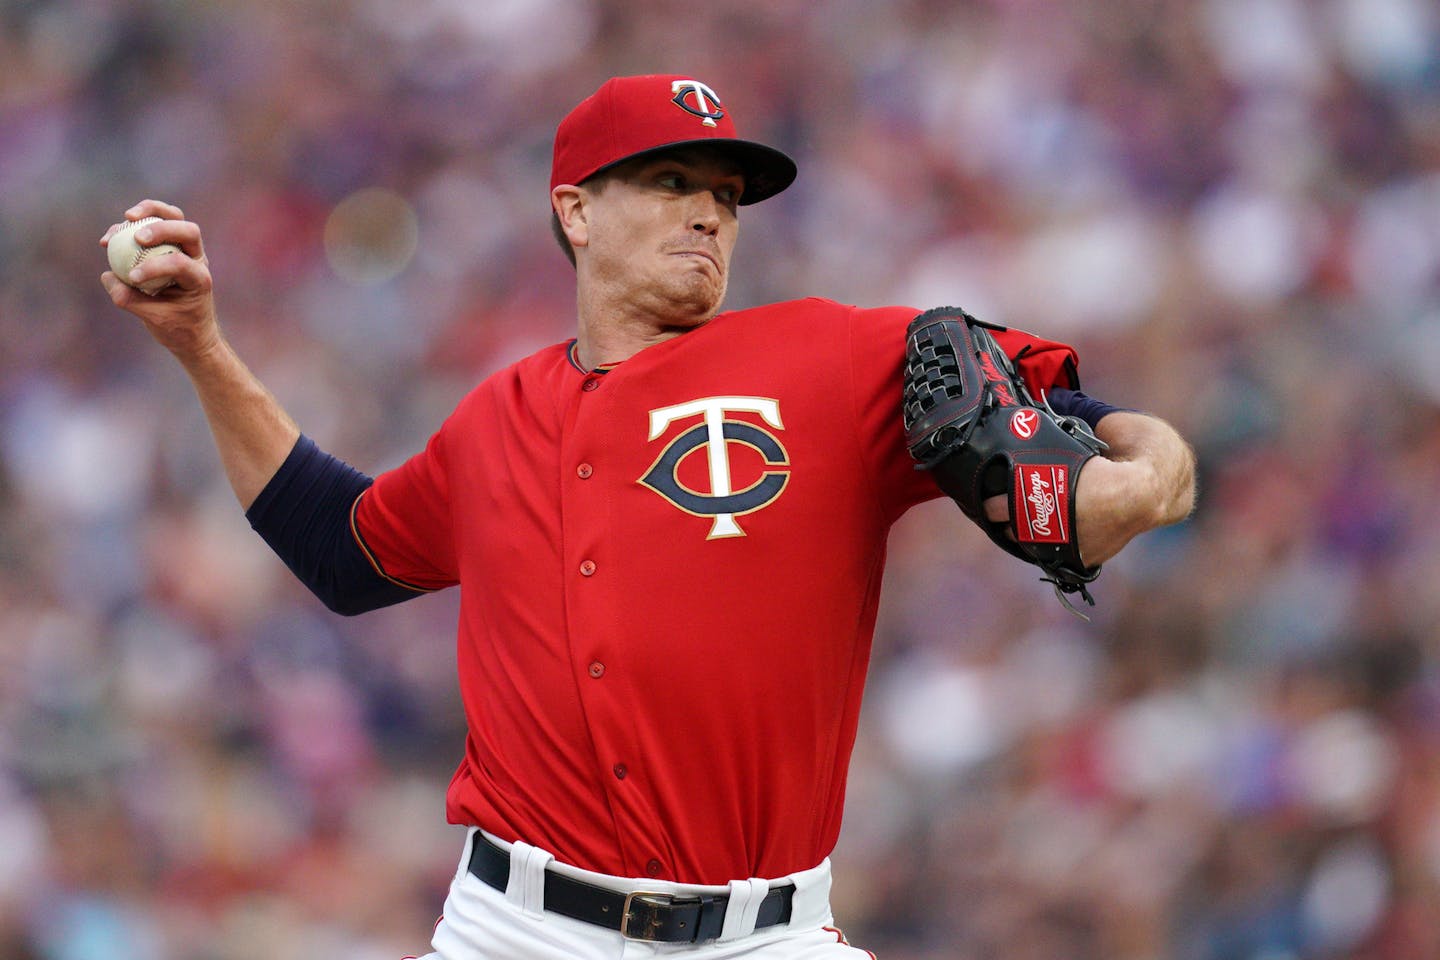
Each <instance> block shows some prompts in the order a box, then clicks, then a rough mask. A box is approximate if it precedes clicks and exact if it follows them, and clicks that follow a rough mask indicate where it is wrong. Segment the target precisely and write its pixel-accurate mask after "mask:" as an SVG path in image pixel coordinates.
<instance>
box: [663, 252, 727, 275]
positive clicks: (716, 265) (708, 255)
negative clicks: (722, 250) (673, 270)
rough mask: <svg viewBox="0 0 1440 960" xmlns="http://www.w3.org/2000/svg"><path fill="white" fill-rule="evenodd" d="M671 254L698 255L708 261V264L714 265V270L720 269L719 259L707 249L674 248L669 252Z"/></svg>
mask: <svg viewBox="0 0 1440 960" xmlns="http://www.w3.org/2000/svg"><path fill="white" fill-rule="evenodd" d="M671 256H672V257H699V258H700V259H701V260H705V261H707V262H709V264H710V265H711V266H712V267H714V268H715V269H716V270H719V269H720V260H719V258H718V257H716V256H715V254H713V253H711V252H710V251H708V250H676V251H674V252H673V253H671Z"/></svg>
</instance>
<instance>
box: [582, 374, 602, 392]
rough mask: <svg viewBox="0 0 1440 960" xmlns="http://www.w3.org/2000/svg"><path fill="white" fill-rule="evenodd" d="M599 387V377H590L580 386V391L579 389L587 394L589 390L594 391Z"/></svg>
mask: <svg viewBox="0 0 1440 960" xmlns="http://www.w3.org/2000/svg"><path fill="white" fill-rule="evenodd" d="M599 386H600V378H599V377H591V378H590V379H588V380H586V381H585V382H584V383H583V384H581V385H580V389H581V390H584V391H585V392H586V393H589V392H590V391H591V390H595V389H597V388H598V387H599Z"/></svg>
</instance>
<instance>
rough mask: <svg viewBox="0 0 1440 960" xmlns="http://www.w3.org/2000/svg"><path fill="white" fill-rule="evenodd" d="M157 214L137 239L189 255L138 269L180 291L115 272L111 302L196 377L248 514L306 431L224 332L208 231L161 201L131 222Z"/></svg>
mask: <svg viewBox="0 0 1440 960" xmlns="http://www.w3.org/2000/svg"><path fill="white" fill-rule="evenodd" d="M150 216H155V217H160V218H161V221H160V222H159V223H152V224H150V225H148V226H147V227H145V228H143V229H142V231H141V233H140V234H139V235H138V236H137V239H138V240H140V242H142V243H144V244H146V245H147V246H148V245H150V244H155V243H167V242H168V243H173V244H175V245H176V246H178V247H180V249H182V250H184V251H185V253H187V254H188V255H189V256H188V257H182V256H179V255H178V254H171V255H170V256H164V257H152V258H149V259H147V260H145V262H143V263H142V264H141V265H140V266H139V267H137V268H136V273H137V276H136V277H135V278H134V279H135V281H136V282H144V281H146V280H151V279H154V278H156V277H169V278H170V279H172V280H174V286H171V287H169V288H168V289H166V290H163V291H161V292H160V293H159V294H158V295H156V296H153V297H152V296H150V295H149V294H145V293H141V292H140V291H139V290H137V289H135V288H134V287H130V286H127V285H126V284H125V283H123V282H122V281H121V280H120V278H119V277H117V276H115V274H114V273H112V272H110V271H109V270H107V271H105V273H103V274H101V276H100V283H101V284H102V285H104V287H105V291H106V292H107V293H109V294H110V299H111V301H113V302H114V304H115V305H116V306H117V307H120V308H121V309H122V310H127V311H129V312H130V313H132V314H134V315H135V316H136V317H137V318H139V320H140V322H141V323H142V324H144V325H145V329H146V330H147V331H148V332H149V333H150V335H151V336H152V337H154V338H155V340H156V341H157V342H158V343H159V344H160V345H161V346H163V347H165V348H166V349H167V350H169V351H170V353H171V354H172V355H174V357H175V359H176V360H178V361H179V362H180V366H181V367H182V368H184V370H185V372H186V374H188V375H189V377H190V382H191V383H192V384H193V385H194V387H195V393H196V395H197V396H198V397H199V398H200V406H201V408H202V409H203V410H204V411H205V419H206V420H207V421H208V422H209V425H210V432H211V434H212V435H213V436H214V438H215V446H216V448H217V449H218V450H219V452H220V461H221V463H222V464H223V465H224V467H225V476H226V477H227V478H228V479H229V481H230V487H231V489H232V490H234V491H235V496H236V498H237V499H239V501H240V505H241V506H242V507H244V508H245V509H247V510H248V509H249V508H250V505H251V504H252V503H254V502H255V498H256V497H257V496H259V495H260V491H261V490H262V489H264V487H265V484H266V483H268V482H269V481H270V478H271V477H273V476H274V475H275V471H277V470H278V469H280V465H281V464H282V463H284V462H285V458H286V457H287V456H289V454H290V451H291V449H293V448H294V446H295V441H296V440H298V439H299V437H300V429H299V427H297V426H296V425H295V421H294V420H292V419H291V418H290V415H289V414H288V413H286V412H285V410H284V408H283V407H281V406H280V403H279V402H278V401H277V400H276V399H275V398H274V396H272V395H271V394H270V391H268V390H266V389H265V386H264V384H262V383H261V382H260V381H259V379H257V378H256V376H255V375H254V374H253V373H251V372H250V369H249V368H248V367H246V366H245V364H244V362H243V361H241V359H240V357H239V355H237V354H236V353H235V351H234V349H233V348H232V347H231V346H230V344H229V343H228V342H227V341H226V340H225V338H224V336H223V335H222V334H221V331H220V322H219V319H218V318H217V316H216V313H215V297H214V292H213V281H212V279H211V276H210V264H209V261H208V260H207V259H206V257H205V249H204V245H203V244H202V242H201V238H200V227H199V226H198V225H197V224H194V223H191V222H190V221H188V220H185V219H183V217H184V214H183V213H182V212H181V210H180V208H179V207H176V206H173V205H171V204H168V203H161V202H159V201H157V200H145V201H142V202H141V203H138V204H136V205H135V206H133V207H131V208H130V209H129V210H127V211H125V217H126V219H127V220H140V219H143V218H145V217H150ZM120 226H121V224H115V225H114V226H112V227H111V228H110V229H109V230H107V231H106V232H105V236H103V237H102V238H101V239H100V245H101V246H105V245H106V244H108V242H109V240H110V236H111V235H112V234H113V233H114V232H115V231H116V230H117V229H119V228H120Z"/></svg>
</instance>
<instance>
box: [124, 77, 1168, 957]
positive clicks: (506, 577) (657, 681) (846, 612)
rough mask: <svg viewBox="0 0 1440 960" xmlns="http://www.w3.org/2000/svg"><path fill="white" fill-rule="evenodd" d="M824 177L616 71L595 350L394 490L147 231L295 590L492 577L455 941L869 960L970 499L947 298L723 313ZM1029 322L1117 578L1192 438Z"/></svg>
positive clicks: (596, 176)
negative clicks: (1129, 399)
mask: <svg viewBox="0 0 1440 960" xmlns="http://www.w3.org/2000/svg"><path fill="white" fill-rule="evenodd" d="M795 175H796V168H795V164H794V163H793V162H792V161H791V160H790V158H789V157H787V156H786V155H785V154H783V153H781V152H780V151H778V150H776V149H773V148H771V147H768V146H765V145H763V144H759V143H755V142H752V141H748V140H743V139H740V138H739V136H738V135H737V133H736V130H735V123H734V117H733V116H732V113H731V111H730V109H729V108H728V107H727V106H726V104H725V102H724V101H723V99H722V98H721V97H720V96H719V94H718V93H717V92H716V91H715V90H714V89H713V88H712V87H710V86H707V85H706V84H704V83H702V82H700V81H698V80H695V79H693V78H690V77H682V76H645V77H623V78H615V79H611V80H609V81H607V82H606V83H605V84H604V85H603V86H601V87H600V89H599V90H598V91H597V92H596V93H594V94H593V95H592V96H590V97H588V98H587V99H585V100H584V101H583V102H581V103H580V104H579V105H578V106H577V107H576V108H575V109H574V111H573V112H571V113H570V114H569V115H568V116H567V117H565V118H564V120H563V121H562V122H561V124H560V126H559V129H558V132H557V135H556V140H555V147H554V158H553V168H552V173H551V191H550V203H551V208H552V213H553V226H554V228H555V231H556V235H557V237H558V238H559V240H560V241H561V243H562V245H563V246H564V247H565V249H566V252H567V254H568V255H569V256H570V257H571V258H572V260H573V262H574V264H575V268H576V282H577V318H578V329H577V333H576V337H575V339H573V340H570V341H569V342H567V343H560V344H556V345H554V346H551V347H549V348H546V349H543V350H540V351H539V352H538V353H535V354H533V355H532V356H529V357H526V358H524V359H522V360H520V361H518V362H516V363H515V364H514V365H513V366H510V367H509V368H507V369H505V370H503V371H501V372H499V373H497V374H495V375H494V376H492V377H490V378H488V379H487V380H485V381H484V382H483V383H481V384H479V385H478V386H477V387H476V388H475V389H474V390H473V391H472V392H471V393H470V394H469V395H468V396H467V397H465V398H464V400H463V401H462V402H461V403H460V404H459V406H458V407H457V408H456V410H455V411H454V413H453V414H452V415H451V416H450V417H449V418H448V419H447V420H446V421H445V422H444V423H443V424H442V425H441V426H440V427H439V429H438V431H437V432H436V433H435V434H434V435H433V437H432V438H431V439H430V441H429V443H428V445H427V446H426V447H425V449H424V450H422V451H420V452H419V453H417V454H415V456H413V457H412V458H411V459H410V460H408V461H407V462H405V463H404V464H403V465H401V466H399V467H398V468H396V469H394V470H390V471H388V472H385V473H382V474H381V475H380V476H378V477H376V478H374V480H373V481H372V480H371V479H370V478H369V477H366V476H364V475H363V474H361V473H359V472H357V471H356V470H354V469H352V468H351V467H349V466H347V465H345V464H344V463H342V462H341V461H339V460H337V459H335V458H334V457H331V456H330V455H328V454H326V453H324V452H322V451H320V450H319V449H317V448H316V446H315V445H314V444H313V443H312V442H311V441H310V440H309V439H308V438H306V437H304V436H303V435H302V434H301V432H300V430H299V429H298V427H297V426H296V425H295V423H294V422H293V421H292V420H291V419H290V417H289V416H288V415H287V414H286V413H285V412H284V411H283V410H282V409H281V407H280V405H279V404H278V403H277V402H276V401H275V400H274V399H273V398H272V397H271V396H270V394H269V393H267V391H266V390H265V388H264V387H263V386H262V385H261V384H260V383H259V382H258V381H257V380H256V379H255V378H254V377H253V376H252V375H251V374H250V373H249V372H248V371H247V369H246V368H245V367H244V365H243V363H242V362H241V361H240V359H239V358H238V357H237V356H236V355H235V353H234V352H233V350H232V349H231V348H230V346H229V345H228V343H227V342H226V340H225V339H224V337H223V336H222V334H221V331H220V328H219V326H218V324H217V321H216V311H215V306H214V299H213V296H212V284H211V273H210V269H209V264H208V262H207V260H206V257H205V251H204V246H203V243H202V239H201V232H200V228H199V226H197V225H196V224H195V223H193V222H190V221H188V220H186V219H184V217H183V214H182V213H181V211H180V210H179V209H178V208H176V207H174V206H171V205H169V204H166V203H160V202H156V201H148V200H147V201H145V202H143V203H140V204H138V205H136V206H135V207H133V208H132V209H130V210H129V211H127V212H126V218H127V219H129V220H136V219H140V218H142V217H146V216H151V215H153V216H158V217H160V218H162V219H161V222H158V223H153V224H150V225H148V227H147V228H145V230H144V231H142V233H141V234H140V235H139V237H138V239H139V241H140V242H141V243H158V242H162V241H165V242H173V243H175V244H177V245H179V246H180V247H181V249H182V250H183V251H184V252H185V253H186V254H188V256H182V255H178V254H171V255H167V256H161V257H155V258H150V259H148V260H147V261H146V262H144V263H143V264H142V266H140V267H139V268H138V270H137V272H136V274H134V275H132V276H131V277H128V278H126V279H127V280H128V281H129V282H143V281H146V280H150V279H154V278H157V277H167V278H169V279H171V280H173V281H174V285H173V286H172V287H170V288H169V289H168V290H167V291H165V292H163V293H161V294H159V295H157V296H154V297H150V296H147V295H145V294H142V293H140V292H139V291H138V290H135V289H133V288H132V287H131V286H129V285H127V283H124V282H122V281H121V279H120V278H117V277H116V276H115V275H114V274H112V273H106V274H105V275H103V276H102V278H101V279H102V283H103V284H104V285H105V287H106V289H107V290H108V291H109V293H110V295H111V297H112V299H113V300H114V302H115V303H116V305H118V306H120V307H122V308H124V309H126V310H128V311H130V312H132V313H133V314H135V315H136V316H137V317H139V318H140V320H141V321H143V323H144V324H145V326H146V327H147V328H148V330H149V331H150V333H151V334H152V335H153V336H154V337H155V338H156V339H157V340H158V341H159V342H160V343H162V344H163V345H164V346H165V347H167V348H168V349H169V350H170V351H171V352H172V353H173V354H174V355H175V356H176V357H177V358H178V360H179V361H180V362H181V364H182V365H183V367H184V368H185V370H186V371H187V372H188V374H189V376H190V377H191V379H192V381H193V383H194V385H195V387H196V390H197V392H198V394H199V397H200V401H201V403H202V405H203V407H204V410H205V412H206V414H207V417H208V419H209V423H210V425H211V427H212V429H213V432H214V435H215V439H216V443H217V445H218V448H219V451H220V454H221V458H222V460H223V463H224V467H225V470H226V472H227V475H228V477H229V479H230V481H231V484H232V486H233V487H234V490H235V493H236V495H237V496H238V498H239V500H240V502H241V504H242V505H243V506H244V507H245V508H246V509H247V516H248V517H249V519H250V522H251V523H252V525H253V526H254V527H255V528H256V530H257V531H259V533H260V534H261V535H262V536H264V537H265V539H266V540H267V541H268V542H269V543H270V544H271V545H272V547H273V548H274V549H275V550H276V551H277V553H278V554H279V555H280V556H281V557H282V558H283V559H284V560H285V562H286V563H287V564H288V565H289V566H290V568H291V569H292V570H293V571H294V572H295V574H296V575H297V576H298V577H300V578H301V579H302V580H303V581H304V582H305V583H306V584H307V585H308V586H309V587H310V588H311V589H312V590H313V591H314V592H315V593H316V594H317V595H318V596H319V597H321V598H322V599H323V600H324V601H325V603H326V604H327V605H329V606H330V607H331V608H332V609H334V610H337V611H339V612H342V613H347V614H352V613H359V612H362V611H365V610H369V609H373V608H376V607H379V606H383V605H386V604H391V603H395V602H399V601H403V600H406V599H408V598H411V597H413V596H416V595H418V594H420V593H424V592H427V591H433V590H440V589H444V588H446V587H450V586H457V585H458V586H460V587H461V588H462V590H461V608H460V615H459V624H458V669H459V678H460V687H461V692H462V697H463V702H464V709H465V714H466V720H467V723H468V736H467V738H466V741H465V743H464V752H463V756H462V757H461V759H460V762H459V766H458V768H457V769H456V771H455V775H454V778H453V780H452V782H451V784H450V787H449V791H448V794H447V797H446V807H447V810H446V812H447V815H448V817H449V819H450V820H451V821H452V822H454V823H457V824H464V825H468V826H469V827H470V828H471V829H470V831H469V833H468V839H467V841H466V843H465V848H464V850H463V851H462V853H461V857H460V861H459V867H458V869H457V871H456V874H455V878H454V881H453V883H452V886H451V889H450V894H449V897H448V899H447V902H446V904H445V909H444V916H443V918H442V920H441V922H440V923H439V925H438V926H437V928H436V929H435V932H434V936H433V941H432V945H433V951H434V952H433V953H431V954H430V955H429V958H433V960H480V958H486V960H489V958H532V960H574V958H577V957H586V958H588V957H617V958H618V957H639V956H655V955H662V954H664V955H669V954H672V953H683V954H685V955H687V956H696V957H704V958H713V960H718V958H728V957H741V956H744V957H753V958H781V957H784V958H815V960H821V958H834V960H841V958H844V957H856V958H859V957H863V956H867V955H868V954H866V953H865V952H864V951H862V950H859V949H857V948H854V947H851V946H849V945H848V944H847V943H846V942H845V940H844V938H843V936H842V935H841V934H840V932H839V930H837V929H836V928H835V927H834V920H833V918H832V916H831V910H830V906H829V885H830V870H829V861H828V859H827V858H828V856H829V854H830V852H831V849H832V848H833V846H834V844H835V841H836V837H837V834H838V832H839V829H840V819H841V808H842V802H843V799H844V793H845V778H846V770H847V766H848V762H849V757H850V751H851V747H852V744H853V742H854V738H855V731H856V723H857V719H858V715H859V710H860V702H861V692H862V688H863V686H864V680H865V673H866V666H867V662H868V660H869V652H870V642H871V635H872V632H873V628H874V624H875V616H876V608H877V603H878V599H879V589H880V582H881V575H882V571H883V568H884V561H885V542H886V536H887V532H888V531H889V529H890V527H891V525H892V524H893V523H894V522H895V520H896V519H897V518H898V517H899V516H900V515H901V514H903V513H904V512H905V511H906V510H907V509H908V508H909V507H911V506H913V505H915V504H917V503H920V502H922V501H925V500H928V499H931V498H933V497H936V496H938V495H939V493H940V490H939V488H938V487H937V484H936V482H935V480H934V479H933V478H932V477H931V475H930V474H929V473H928V472H927V471H923V470H916V469H915V466H916V464H915V461H914V460H913V459H912V457H911V455H910V451H909V450H907V436H906V427H905V426H904V425H902V417H901V412H900V401H901V380H902V375H903V373H904V368H905V366H906V354H907V342H906V330H907V325H908V324H909V323H910V321H912V320H913V319H914V318H915V316H916V314H917V312H918V311H917V310H916V309H914V308H911V307H886V308H881V309H859V308H857V307H853V306H846V305H842V304H839V303H835V302H831V301H828V300H822V299H807V300H797V301H793V302H788V303H779V304H774V305H771V306H765V307H760V308H756V309H749V310H742V311H736V312H729V313H721V312H720V309H721V304H722V301H723V299H724V296H725V289H726V281H727V278H728V272H729V266H730V263H731V256H732V253H733V251H734V249H735V243H736V238H737V235H738V229H739V218H738V214H739V211H740V208H741V207H745V206H749V205H751V204H754V203H758V202H759V201H762V200H765V199H767V198H769V197H772V196H774V195H775V194H777V193H779V192H781V191H782V190H784V189H785V188H786V187H787V186H788V185H789V184H790V183H791V181H792V180H793V179H794V177H795ZM839 202H842V203H843V202H844V201H843V198H841V200H840V201H839ZM117 226H118V225H117ZM114 229H116V228H115V227H112V228H111V231H112V232H113V230H114ZM106 236H107V237H108V236H109V233H107V235H106ZM102 242H104V240H103V239H102ZM994 339H995V341H996V342H997V343H998V344H999V346H1000V348H1001V349H1003V351H1004V353H1005V355H1006V356H1007V357H1008V358H1012V359H1013V360H1014V362H1015V365H1016V370H1015V373H1016V375H1017V376H1020V377H1023V378H1024V381H1025V382H1026V383H1027V384H1028V385H1030V387H1031V388H1032V389H1038V390H1040V391H1042V392H1045V393H1046V395H1047V397H1048V398H1049V401H1050V402H1051V403H1052V404H1055V405H1056V406H1057V407H1060V406H1062V405H1063V406H1064V410H1062V411H1060V413H1061V414H1063V415H1067V416H1074V417H1078V418H1081V419H1085V420H1086V421H1087V422H1091V421H1093V424H1094V427H1095V432H1096V433H1097V434H1098V436H1099V438H1100V439H1101V440H1103V441H1104V442H1105V443H1108V445H1109V449H1108V453H1107V454H1106V455H1104V456H1095V457H1093V458H1092V459H1090V461H1089V462H1088V463H1086V464H1085V466H1084V470H1083V473H1080V474H1079V479H1078V481H1077V483H1076V485H1075V487H1074V490H1073V498H1074V501H1075V508H1074V516H1075V522H1076V524H1077V525H1078V549H1079V551H1080V553H1082V554H1083V555H1084V562H1085V563H1086V564H1088V565H1092V566H1095V565H1098V564H1100V563H1102V562H1103V561H1104V560H1106V559H1108V558H1109V557H1110V556H1111V555H1113V554H1114V553H1115V552H1116V551H1117V550H1119V549H1120V548H1121V547H1122V546H1123V545H1124V544H1125V543H1126V542H1127V541H1128V540H1130V539H1131V538H1132V537H1133V536H1135V535H1136V534H1137V533H1139V532H1142V531H1144V530H1148V529H1151V528H1153V527H1155V526H1158V525H1161V524H1165V523H1170V522H1174V521H1176V520H1178V519H1180V518H1182V517H1183V516H1185V515H1186V514H1187V513H1188V511H1189V509H1190V506H1191V502H1192V497H1193V493H1192V484H1193V467H1192V460H1191V455H1190V452H1189V449H1188V447H1187V446H1186V444H1185V443H1184V441H1183V440H1181V439H1180V437H1179V436H1178V435H1176V433H1175V432H1174V431H1173V430H1172V429H1171V428H1170V427H1168V426H1167V425H1166V424H1164V423H1163V422H1161V421H1160V420H1158V419H1155V418H1153V417H1149V416H1145V415H1141V414H1138V413H1132V412H1128V411H1118V410H1115V409H1114V408H1111V407H1108V406H1106V405H1105V404H1103V403H1100V402H1099V401H1095V400H1092V399H1090V398H1087V397H1085V396H1084V395H1083V394H1080V393H1077V392H1074V389H1073V388H1075V387H1076V386H1077V385H1078V384H1077V381H1076V380H1075V370H1076V362H1077V361H1076V357H1075V354H1074V351H1073V350H1071V349H1070V348H1069V347H1067V346H1064V345H1063V344H1058V343H1054V342H1050V341H1046V340H1043V339H1040V338H1037V337H1032V336H1029V335H1026V334H1023V333H1019V332H1015V331H996V332H994ZM1010 509H1011V504H1010V502H1009V501H1007V500H1006V499H1005V498H1003V497H996V498H992V499H990V500H987V502H986V505H985V510H986V512H987V513H988V514H990V515H992V517H994V516H999V517H1001V518H1003V517H1004V515H1005V514H1006V512H1007V511H1008V510H1010Z"/></svg>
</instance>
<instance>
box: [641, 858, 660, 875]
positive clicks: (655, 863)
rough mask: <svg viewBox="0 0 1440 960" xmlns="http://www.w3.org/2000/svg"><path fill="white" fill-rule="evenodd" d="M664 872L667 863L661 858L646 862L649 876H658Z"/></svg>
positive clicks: (646, 871) (646, 870)
mask: <svg viewBox="0 0 1440 960" xmlns="http://www.w3.org/2000/svg"><path fill="white" fill-rule="evenodd" d="M664 872H665V864H663V863H661V862H660V861H659V860H651V861H650V862H649V863H647V864H645V873H646V875H647V876H651V877H658V876H660V874H662V873H664Z"/></svg>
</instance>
